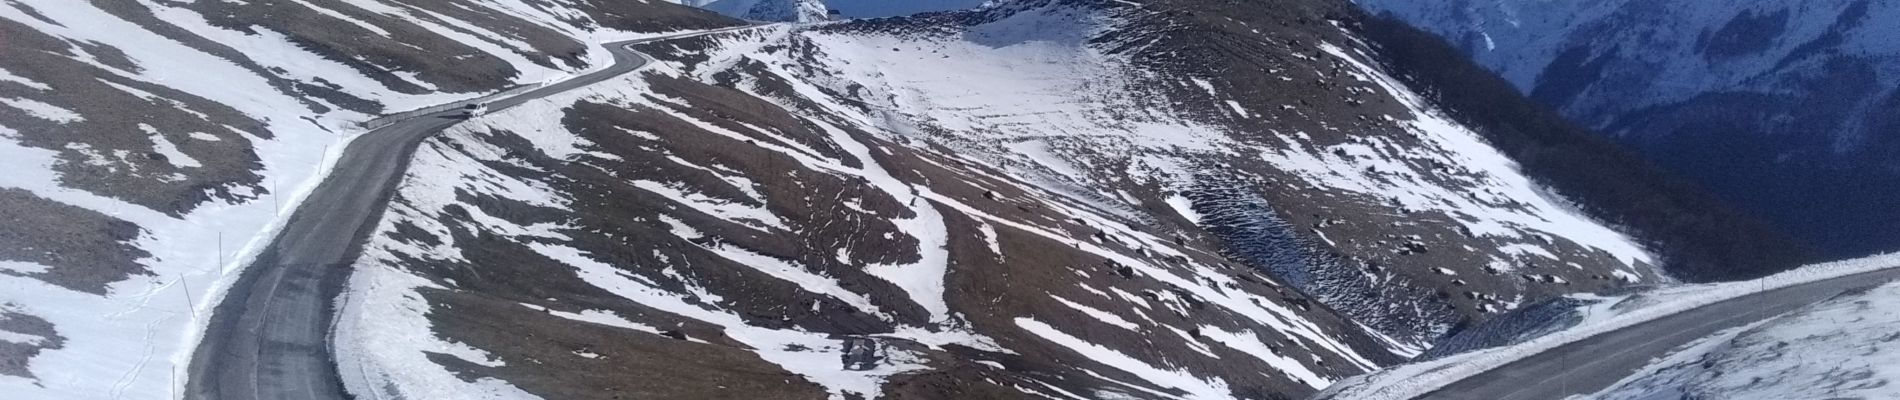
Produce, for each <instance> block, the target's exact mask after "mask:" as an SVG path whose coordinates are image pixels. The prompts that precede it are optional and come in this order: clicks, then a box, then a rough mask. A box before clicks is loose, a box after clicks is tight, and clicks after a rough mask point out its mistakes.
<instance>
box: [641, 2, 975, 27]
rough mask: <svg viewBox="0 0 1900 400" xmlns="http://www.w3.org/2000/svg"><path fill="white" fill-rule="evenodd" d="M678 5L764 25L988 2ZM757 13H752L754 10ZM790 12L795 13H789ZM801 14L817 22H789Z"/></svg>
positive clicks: (893, 14)
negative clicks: (809, 13)
mask: <svg viewBox="0 0 1900 400" xmlns="http://www.w3.org/2000/svg"><path fill="white" fill-rule="evenodd" d="M678 1H679V3H680V4H685V5H690V6H694V7H701V8H706V9H709V10H713V11H718V12H719V13H721V14H725V15H730V16H733V17H738V18H746V19H753V20H765V21H805V22H811V21H822V20H825V19H826V18H824V17H825V16H826V11H834V12H837V13H838V15H839V16H840V17H844V18H883V17H898V16H905V15H911V14H918V13H925V12H935V11H955V10H969V9H974V8H977V7H979V6H982V5H984V4H985V3H988V1H987V0H906V1H890V0H678ZM755 9H756V10H758V11H754V10H755ZM790 10H797V11H796V12H792V11H790ZM804 10H817V14H816V16H817V17H818V18H812V19H791V18H790V17H797V16H803V15H805V14H804Z"/></svg>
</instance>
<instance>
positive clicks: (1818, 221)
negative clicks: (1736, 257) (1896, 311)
mask: <svg viewBox="0 0 1900 400" xmlns="http://www.w3.org/2000/svg"><path fill="white" fill-rule="evenodd" d="M1359 3H1360V4H1362V5H1364V6H1366V7H1368V8H1370V9H1372V10H1374V12H1380V13H1390V14H1392V15H1395V16H1397V17H1398V18H1400V19H1402V20H1405V21H1407V22H1409V23H1412V24H1414V25H1417V26H1420V27H1422V28H1423V29H1425V30H1428V31H1431V32H1434V33H1437V34H1439V35H1442V36H1445V37H1446V38H1448V39H1449V41H1450V42H1452V43H1454V44H1456V45H1458V47H1459V48H1461V49H1463V50H1464V52H1465V53H1467V54H1470V55H1471V56H1472V57H1473V58H1475V59H1477V60H1478V62H1479V63H1480V64H1482V65H1485V66H1486V67H1488V68H1490V69H1492V70H1494V71H1497V72H1498V73H1499V74H1501V75H1503V76H1504V77H1505V78H1506V79H1508V80H1509V81H1510V82H1511V83H1513V84H1514V85H1516V87H1517V88H1518V89H1520V90H1522V91H1524V92H1525V93H1528V94H1530V96H1531V97H1532V98H1534V99H1536V100H1538V101H1540V102H1542V103H1545V104H1548V105H1551V106H1553V107H1555V108H1557V109H1559V110H1560V111H1562V112H1563V113H1564V114H1565V115H1567V116H1569V117H1571V118H1573V119H1575V120H1577V121H1579V122H1581V123H1583V124H1585V125H1588V126H1590V127H1593V128H1596V129H1598V130H1601V131H1603V132H1604V133H1606V134H1608V135H1610V136H1611V137H1613V138H1615V139H1616V140H1618V141H1621V142H1623V143H1626V144H1629V145H1631V146H1634V147H1635V148H1637V149H1639V150H1641V151H1642V152H1644V153H1645V154H1647V155H1648V158H1650V159H1652V160H1654V161H1656V162H1657V163H1659V164H1660V165H1662V166H1664V167H1667V168H1669V169H1672V170H1675V171H1678V172H1680V173H1681V174H1683V175H1686V176H1689V177H1691V178H1693V179H1695V180H1697V181H1699V182H1700V183H1702V184H1705V185H1707V186H1709V187H1710V188H1712V189H1713V190H1715V191H1717V192H1718V193H1720V194H1721V195H1722V196H1723V197H1724V198H1726V199H1728V200H1730V201H1733V202H1736V203H1737V204H1738V205H1741V206H1744V207H1745V208H1747V209H1749V210H1750V211H1752V212H1755V213H1758V214H1760V215H1765V216H1767V217H1769V218H1770V219H1773V220H1774V221H1776V223H1777V224H1778V225H1779V226H1781V227H1782V228H1784V229H1785V230H1787V231H1790V232H1792V233H1795V234H1797V235H1798V236H1800V237H1801V238H1802V239H1804V240H1806V241H1808V242H1811V243H1813V244H1814V245H1816V246H1818V247H1820V248H1821V249H1824V250H1826V251H1827V252H1828V254H1829V255H1831V256H1835V257H1837V258H1838V257H1845V256H1854V255H1861V254H1867V253H1871V252H1876V251H1891V250H1895V249H1900V231H1896V230H1894V229H1891V227H1892V226H1895V225H1896V224H1900V208H1895V207H1892V201H1891V200H1892V199H1894V198H1900V161H1897V160H1900V113H1896V112H1895V111H1894V110H1896V109H1900V40H1896V39H1895V38H1896V37H1900V3H1895V2H1891V1H1871V0H1815V1H1801V2H1786V1H1773V0H1747V1H1728V0H1694V1H1628V0H1617V1H1568V0H1566V1H1511V0H1507V1H1495V0H1454V1H1405V0H1359Z"/></svg>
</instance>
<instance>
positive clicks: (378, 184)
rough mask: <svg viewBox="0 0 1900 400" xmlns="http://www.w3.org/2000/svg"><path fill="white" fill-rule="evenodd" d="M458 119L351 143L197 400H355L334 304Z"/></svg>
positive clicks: (589, 80)
mask: <svg viewBox="0 0 1900 400" xmlns="http://www.w3.org/2000/svg"><path fill="white" fill-rule="evenodd" d="M745 28H749V26H736V27H729V28H722V29H715V30H708V31H700V32H692V33H683V34H677V35H670V36H662V37H656V38H648V39H640V40H632V41H625V42H616V43H611V44H609V45H608V46H607V48H608V49H609V50H610V51H611V53H613V57H614V63H613V65H612V66H609V67H607V68H605V69H602V70H600V71H596V72H593V73H589V74H586V75H581V76H577V77H574V78H572V79H568V80H566V81H562V82H559V83H554V84H550V85H547V86H543V87H540V88H537V89H534V90H530V91H527V92H523V93H520V94H517V95H513V96H508V97H505V98H500V99H496V100H492V101H489V102H488V103H487V104H488V109H489V110H490V111H499V110H502V109H506V108H509V107H513V106H516V105H520V104H521V103H523V102H527V101H529V100H534V99H539V98H542V97H547V96H549V95H553V94H557V93H561V92H565V91H568V90H573V89H575V88H580V87H583V86H587V85H590V84H594V83H597V82H600V81H604V80H607V79H609V78H613V77H616V76H619V75H621V74H625V73H628V72H633V71H635V70H638V69H640V68H641V67H644V66H646V64H647V63H648V62H650V61H651V58H648V57H647V56H645V55H643V54H640V53H638V52H636V51H634V50H632V49H631V48H629V47H630V46H631V45H634V44H640V43H645V42H651V41H656V40H667V39H677V38H682V37H689V36H697V35H704V34H710V33H718V32H725V31H730V30H736V29H745ZM463 104H466V102H464V103H457V104H454V105H452V106H453V107H452V108H451V109H450V110H448V111H441V112H435V113H429V114H423V115H418V116H413V117H410V118H407V119H402V120H400V121H397V122H395V123H393V124H391V125H388V126H385V127H382V128H379V129H376V130H374V131H370V132H368V133H365V134H363V136H361V137H359V138H357V139H356V140H355V141H354V142H352V143H350V145H349V147H348V148H346V149H345V150H344V152H343V155H342V157H341V158H340V159H339V160H338V161H337V164H336V167H335V168H334V169H333V170H331V171H330V174H329V176H328V177H327V178H325V179H324V180H323V182H322V183H320V184H319V186H318V187H317V188H316V190H315V191H313V192H311V194H310V197H309V198H307V199H305V200H304V202H303V204H302V205H301V206H300V207H298V208H297V210H296V211H295V212H294V213H293V214H291V216H290V219H289V220H288V222H286V223H285V225H284V229H283V230H282V231H281V232H280V233H279V234H278V235H277V237H276V239H275V240H273V241H272V242H271V244H270V246H269V247H267V248H265V249H264V250H263V251H262V252H260V253H259V254H258V256H257V259H256V260H255V261H253V262H252V263H251V265H250V266H248V267H247V268H245V269H244V272H243V274H242V275H241V276H240V277H239V278H238V281H237V282H236V283H235V284H234V285H233V286H232V287H231V289H230V291H229V292H228V293H227V294H226V295H225V297H224V300H223V302H222V303H220V304H218V306H217V308H216V310H215V314H213V315H212V317H211V321H210V324H209V326H208V327H207V328H206V331H205V333H204V338H203V340H202V341H200V342H199V343H198V347H197V350H195V352H194V353H193V356H192V359H191V365H190V367H189V372H188V373H189V375H188V377H189V378H188V382H187V383H186V389H185V390H186V391H185V397H186V398H190V399H259V400H266V399H267V400H297V399H324V400H332V399H345V398H348V397H349V396H348V395H347V394H345V392H344V390H343V383H342V380H341V379H339V377H338V375H337V370H336V362H335V358H334V356H333V353H332V352H331V351H330V329H331V324H332V322H333V314H334V309H333V305H334V302H335V299H336V296H337V295H338V294H339V293H340V292H341V291H342V289H343V286H344V282H345V281H346V280H347V279H348V277H349V274H350V269H351V268H350V267H351V265H352V263H353V262H354V261H355V259H356V256H357V254H358V252H359V251H360V246H361V244H362V243H363V242H364V240H365V239H367V238H368V236H369V235H370V234H371V233H372V232H373V231H374V230H375V228H376V226H377V224H378V218H379V217H381V216H382V214H383V209H384V206H385V205H386V203H387V202H388V201H389V199H390V197H391V195H392V194H393V193H394V191H395V189H396V185H397V183H398V182H400V181H401V180H402V176H403V172H404V171H405V170H406V169H407V168H408V165H409V159H410V156H411V155H412V154H413V153H415V150H416V148H417V146H418V145H420V144H421V143H422V140H423V139H426V138H428V137H429V136H430V135H433V134H435V133H437V132H441V131H442V130H443V129H444V128H448V127H449V126H452V125H455V124H456V123H459V122H462V120H463V119H462V118H460V117H459V115H458V113H459V112H460V110H459V109H456V108H459V107H460V106H461V105H463Z"/></svg>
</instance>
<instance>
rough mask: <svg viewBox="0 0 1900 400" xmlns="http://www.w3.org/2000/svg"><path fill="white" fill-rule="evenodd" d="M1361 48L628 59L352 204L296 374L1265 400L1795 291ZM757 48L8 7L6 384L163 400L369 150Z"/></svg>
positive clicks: (1639, 181)
mask: <svg viewBox="0 0 1900 400" xmlns="http://www.w3.org/2000/svg"><path fill="white" fill-rule="evenodd" d="M728 1H734V0H728ZM772 1H776V0H761V1H759V2H753V3H752V4H754V5H755V6H756V5H757V4H763V3H766V2H772ZM793 3H794V2H778V3H775V4H793ZM796 3H797V4H805V5H809V4H817V3H814V2H811V1H800V2H796ZM734 4H737V3H734ZM768 8H769V7H768ZM746 9H747V10H754V9H757V7H747V8H746ZM775 10H788V9H786V8H776V9H775ZM807 11H809V10H807ZM1362 22H1365V21H1362V17H1361V14H1360V13H1359V12H1358V11H1357V10H1356V9H1354V8H1353V6H1352V5H1351V4H1349V3H1345V2H1341V1H1331V0H1285V1H1276V2H1273V3H1272V4H1270V5H1262V4H1259V3H1256V2H1243V1H1229V0H1158V1H1149V2H1140V3H1138V2H1126V1H1118V0H1113V1H1112V0H1014V1H1002V2H997V3H993V4H991V5H990V6H987V7H984V8H980V9H976V10H971V11H961V12H949V13H935V14H927V15H922V16H917V17H909V18H886V19H877V20H862V21H853V22H847V23H838V24H823V25H768V26H760V27H755V28H748V29H744V30H738V31H733V32H727V33H720V34H715V35H707V36H701V37H696V38H691V39H676V40H666V41H658V42H652V43H647V44H642V45H640V46H638V48H639V50H640V51H641V52H643V53H645V54H648V55H651V56H653V57H655V58H656V59H657V61H656V62H655V63H654V65H653V68H651V69H648V70H644V71H643V72H640V73H636V74H630V75H626V76H620V77H617V78H613V79H609V80H607V81H604V82H600V83H597V84H593V85H588V86H586V87H584V88H582V89H577V90H573V91H569V92H563V93H561V94H557V95H553V96H550V97H544V98H537V99H534V100H530V101H528V102H527V103H524V104H523V105H521V106H518V107H513V108H507V109H499V107H497V108H498V110H497V111H496V112H494V113H492V114H490V115H484V116H480V117H477V118H472V119H470V120H468V121H466V122H461V123H459V124H456V125H455V126H454V127H452V128H449V129H448V130H447V131H444V132H442V133H440V134H439V135H436V136H433V137H430V138H429V139H426V140H425V141H424V142H422V143H421V145H420V146H419V148H418V149H417V150H416V152H415V154H414V158H413V159H412V160H410V162H409V165H408V166H407V171H406V174H405V175H404V178H403V181H402V182H401V183H400V185H399V187H398V188H397V189H396V190H395V192H393V193H363V195H364V196H382V195H386V196H387V198H389V199H390V201H389V202H388V206H387V208H386V209H383V208H378V209H376V210H374V212H376V213H378V214H380V215H381V216H382V218H381V219H380V221H379V224H378V225H376V231H375V232H374V234H373V235H371V236H370V237H369V238H368V239H367V241H366V243H363V246H362V248H361V255H360V258H358V259H357V260H355V262H353V263H348V264H341V265H333V266H328V267H330V268H349V269H350V270H351V271H352V272H351V273H352V275H351V276H350V277H349V281H348V283H347V293H345V294H344V295H343V296H342V297H341V298H339V299H337V301H336V304H337V307H338V311H339V312H338V313H337V314H338V315H337V318H336V320H335V321H334V326H333V328H334V331H333V332H331V333H333V334H334V337H333V339H334V341H333V343H331V344H332V346H327V347H328V348H325V349H316V348H314V347H317V346H297V347H298V348H300V349H301V348H302V347H311V349H308V350H304V351H307V352H309V353H312V354H315V353H318V352H322V351H333V355H334V356H335V359H336V360H338V362H339V364H340V365H338V368H337V372H339V374H340V375H342V379H343V380H344V383H345V384H346V386H347V389H348V390H349V391H350V392H351V393H353V394H355V395H357V396H359V397H364V398H424V399H435V398H531V397H540V398H603V399H605V398H619V397H642V398H646V397H652V398H705V397H714V398H722V397H747V398H818V397H830V398H854V397H877V396H879V395H883V396H889V397H921V398H949V397H958V398H1015V397H1062V398H1129V397H1132V398H1177V397H1178V398H1229V397H1239V398H1294V397H1298V396H1301V395H1304V394H1306V393H1310V392H1312V391H1314V390H1315V389H1316V388H1320V387H1324V386H1326V385H1329V384H1331V383H1332V382H1333V381H1335V380H1337V379H1339V378H1341V377H1345V376H1350V375H1354V374H1358V373H1362V372H1365V371H1367V370H1370V369H1373V368H1377V367H1378V366H1381V365H1388V364H1391V363H1394V362H1398V361H1400V360H1402V359H1405V358H1407V357H1411V356H1413V355H1416V354H1418V353H1419V352H1420V351H1422V350H1423V347H1424V346H1425V345H1426V344H1427V343H1430V341H1431V340H1433V339H1435V338H1437V337H1440V336H1442V335H1443V334H1445V333H1447V332H1451V331H1454V330H1457V329H1459V328H1460V327H1461V326H1465V325H1466V324H1469V323H1471V322H1473V321H1477V320H1480V319H1484V318H1487V317H1489V316H1491V315H1493V314H1495V313H1498V312H1502V311H1505V310H1509V309H1513V308H1517V307H1520V306H1522V305H1524V304H1528V302H1532V301H1536V300H1540V299H1547V298H1552V297H1556V296H1559V295H1563V294H1568V293H1575V292H1583V291H1594V290H1599V289H1604V288H1610V287H1616V286H1621V285H1627V284H1632V283H1652V282H1658V281H1662V280H1665V278H1663V274H1664V272H1666V271H1664V270H1662V268H1681V267H1682V266H1697V265H1712V264H1716V263H1721V262H1724V261H1730V260H1738V259H1750V258H1753V257H1756V256H1758V255H1762V254H1768V255H1775V254H1780V253H1777V251H1778V249H1780V248H1781V247H1780V246H1781V245H1782V244H1781V243H1780V242H1778V241H1776V240H1774V239H1773V238H1771V237H1767V236H1762V235H1752V234H1749V235H1736V236H1735V237H1727V236H1723V235H1725V234H1731V233H1734V232H1752V231H1745V230H1736V231H1728V230H1725V229H1728V228H1734V227H1740V228H1750V227H1749V226H1747V225H1746V224H1745V221H1741V220H1739V219H1737V218H1735V217H1733V214H1730V213H1726V212H1724V211H1722V209H1721V207H1720V205H1719V204H1716V203H1714V202H1709V201H1700V200H1699V199H1702V197H1699V195H1697V194H1696V192H1695V191H1694V189H1693V188H1692V187H1689V186H1686V185H1674V184H1669V182H1670V181H1668V180H1666V179H1663V178H1660V177H1658V176H1656V175H1655V172H1654V171H1653V170H1651V169H1649V168H1648V167H1647V166H1646V165H1644V164H1642V163H1639V162H1629V160H1631V159H1630V158H1628V157H1627V156H1626V155H1622V154H1621V153H1619V152H1617V151H1616V150H1615V148H1614V147H1609V146H1602V145H1601V143H1599V142H1590V141H1587V140H1583V139H1585V138H1587V136H1585V135H1587V133H1586V132H1583V131H1581V130H1580V129H1575V128H1574V127H1568V126H1557V125H1554V124H1556V122H1552V121H1555V120H1554V119H1552V118H1550V116H1549V115H1547V113H1545V114H1536V113H1535V112H1532V111H1519V112H1511V113H1491V112H1488V111H1487V110H1491V108H1486V107H1482V106H1480V105H1474V104H1473V103H1472V102H1470V99H1473V98H1482V97H1485V96H1486V95H1485V93H1494V92H1495V91H1492V90H1490V89H1485V88H1492V87H1491V86H1484V85H1485V84H1484V82H1485V81H1482V80H1474V79H1471V78H1470V77H1469V76H1467V75H1466V74H1464V73H1465V72H1468V71H1474V70H1475V69H1473V68H1472V67H1471V66H1469V65H1466V64H1453V65H1449V66H1439V67H1443V68H1431V67H1432V66H1431V65H1425V64H1421V63H1418V62H1416V60H1417V59H1418V58H1420V55H1421V54H1424V55H1427V56H1425V58H1430V57H1429V55H1430V54H1433V53H1431V52H1430V51H1432V49H1438V50H1443V47H1442V46H1440V47H1429V46H1424V47H1420V46H1423V45H1420V44H1419V43H1415V42H1412V41H1410V40H1411V39H1413V38H1417V37H1419V36H1416V35H1409V36H1407V35H1388V34H1387V33H1390V32H1389V31H1387V30H1382V28H1381V26H1382V25H1374V24H1372V23H1365V24H1362ZM740 23H741V22H740V21H738V20H734V19H731V18H726V17H720V16H717V15H715V14H713V13H710V12H706V11H701V10H694V9H690V8H686V7H683V6H679V5H676V4H669V3H664V2H632V1H606V0H539V1H532V2H515V1H494V2H491V1H481V2H475V1H425V0H282V1H259V0H254V1H250V2H242V3H232V2H203V1H201V2H186V3H180V2H167V1H152V0H97V1H91V2H71V1H57V0H12V1H8V2H5V3H4V4H0V29H5V31H0V35H4V36H3V37H5V38H6V39H7V41H6V42H4V45H0V138H3V139H4V140H0V156H3V157H0V159H3V160H5V161H4V163H5V164H4V165H6V166H7V167H10V168H13V169H14V171H12V173H9V174H4V175H0V176H4V178H0V217H4V219H0V221H6V222H9V223H8V224H0V282H4V283H3V284H4V288H5V290H0V389H5V390H8V393H9V394H17V395H19V396H23V397H28V398H116V397H172V396H173V395H172V393H173V391H174V390H177V385H178V383H180V382H183V381H184V380H185V379H186V378H188V377H185V376H180V375H181V374H183V372H176V373H175V372H174V371H175V370H176V369H177V368H178V366H180V365H183V364H184V363H185V362H187V361H189V360H187V358H189V357H191V354H192V353H190V351H191V349H192V348H193V344H195V343H196V341H197V336H196V335H198V330H199V328H200V327H201V326H202V325H203V324H204V322H203V321H205V314H206V313H208V312H210V311H212V310H213V308H212V307H210V305H211V304H215V303H217V302H218V301H219V300H220V296H221V293H223V288H224V286H225V285H228V284H230V282H231V280H232V278H234V277H236V276H238V273H239V272H241V269H242V268H243V267H244V266H245V265H247V264H249V259H250V258H252V257H255V256H256V255H255V254H254V253H256V252H257V251H258V249H259V248H261V247H263V245H264V244H266V243H267V242H268V241H270V240H272V238H273V237H274V236H275V234H274V233H275V232H276V230H277V229H279V228H278V227H279V226H280V225H281V224H282V221H280V220H279V219H280V217H281V215H282V214H287V213H281V212H280V211H279V210H286V209H289V208H290V207H296V206H297V204H298V202H299V201H300V199H301V198H303V196H304V193H299V192H300V191H305V190H309V188H311V187H312V183H314V182H318V181H319V180H320V179H321V177H322V171H324V170H326V166H325V164H326V163H334V162H336V161H334V160H335V159H336V153H337V152H338V151H340V150H338V149H340V148H341V147H342V145H343V144H346V143H348V141H349V140H351V138H353V137H355V135H357V134H360V133H362V132H364V131H365V130H366V128H368V127H374V126H380V125H382V124H387V123H389V121H392V119H391V117H389V116H388V115H390V114H397V115H411V116H413V115H421V114H418V113H417V112H413V111H411V110H416V109H418V108H421V109H422V110H423V111H428V110H438V109H441V106H437V105H439V104H445V103H446V104H447V105H446V106H447V107H455V106H458V104H456V103H453V102H455V101H462V100H468V99H474V98H480V97H483V96H490V95H493V94H496V93H498V92H505V91H513V90H516V89H517V88H523V87H531V86H536V85H539V84H542V83H544V82H549V81H552V80H559V79H563V78H565V77H570V76H572V75H574V74H578V73H581V72H585V71H590V70H595V69H598V68H603V67H604V66H605V64H606V63H607V62H608V60H609V57H611V55H610V54H609V53H608V52H607V51H606V50H605V49H604V48H602V44H603V43H606V42H611V41H618V40H625V39H632V38H640V37H652V36H657V34H658V33H659V32H667V31H681V30H699V29H706V28H713V27H721V26H733V25H737V24H740ZM1447 72H1449V73H1447ZM569 82H570V83H575V81H569ZM1472 87H1476V88H1478V89H1481V90H1479V91H1460V90H1462V89H1470V88H1472ZM1492 89H1495V88H1492ZM1473 93H1477V94H1473ZM1493 98H1494V99H1495V101H1496V102H1499V103H1503V104H1505V105H1504V106H1497V107H1499V108H1511V109H1516V108H1521V107H1529V106H1526V105H1524V104H1525V103H1524V102H1522V101H1521V100H1519V99H1517V98H1515V97H1511V96H1496V97H1493ZM431 106H434V107H431ZM1529 109H1533V110H1534V109H1535V108H1534V107H1530V108H1529ZM1546 128H1551V129H1546ZM416 132H421V131H416ZM1578 143H1581V144H1578ZM1579 171H1609V173H1602V174H1599V173H1592V172H1579ZM326 193H329V192H326ZM1617 199H1627V200H1628V201H1624V202H1618V201H1617ZM358 209H360V208H358ZM1740 228H1737V229H1740ZM1750 229H1752V228H1750ZM296 239H297V238H290V239H287V240H296ZM1764 262H1769V261H1764ZM304 265H306V266H308V265H310V264H304ZM1667 272H1672V273H1673V272H1676V271H1675V270H1671V271H1667ZM290 286H297V285H286V287H284V288H281V289H283V290H286V291H300V290H304V291H308V290H313V288H309V287H290ZM247 287H248V286H247ZM278 289H280V288H276V287H272V288H267V289H263V290H265V291H274V290H278ZM226 315H229V314H226ZM300 322H310V321H300ZM324 322H328V321H318V322H311V323H309V324H306V325H304V326H311V327H320V326H323V323H324ZM313 336H316V335H313ZM265 345H278V346H283V344H281V343H266V344H265ZM253 372H259V373H264V374H268V373H272V372H273V371H272V370H270V368H268V367H264V368H262V369H259V370H257V371H253ZM279 373H281V372H279Z"/></svg>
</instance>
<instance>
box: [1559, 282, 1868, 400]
mask: <svg viewBox="0 0 1900 400" xmlns="http://www.w3.org/2000/svg"><path fill="white" fill-rule="evenodd" d="M1895 326H1900V284H1896V283H1889V284H1885V285H1881V286H1877V287H1871V288H1868V289H1866V290H1862V291H1858V292H1852V293H1846V294H1842V295H1841V296H1839V297H1836V298H1834V299H1831V300H1828V301H1826V302H1822V303H1819V304H1815V305H1813V306H1810V307H1807V308H1804V309H1801V310H1799V311H1795V312H1793V313H1789V314H1787V315H1782V316H1780V317H1776V318H1773V319H1770V320H1767V321H1763V322H1760V323H1757V324H1754V325H1752V326H1749V327H1746V328H1737V329H1734V330H1731V331H1727V332H1723V333H1721V334H1717V335H1715V336H1711V337H1709V338H1706V339H1703V340H1702V341H1701V342H1698V343H1696V344H1694V345H1691V346H1686V347H1685V348H1683V349H1680V350H1678V351H1677V352H1675V353H1674V354H1670V355H1668V356H1666V357H1662V358H1659V359H1657V360H1656V362H1655V364H1652V365H1650V366H1649V367H1646V368H1644V369H1643V370H1642V371H1639V372H1638V373H1636V374H1635V375H1634V376H1631V377H1630V378H1628V379H1625V380H1623V381H1622V382H1618V383H1617V384H1616V385H1615V386H1612V387H1611V388H1609V389H1606V390H1604V391H1602V392H1599V393H1596V394H1594V395H1592V396H1590V397H1591V398H1596V399H1657V398H1696V399H1820V398H1830V399H1854V398H1858V399H1891V398H1897V397H1900V388H1895V387H1894V386H1893V384H1892V383H1893V382H1894V381H1895V380H1900V353H1896V351H1894V350H1890V349H1893V346H1890V345H1889V344H1890V343H1892V342H1893V341H1894V340H1895V339H1897V338H1900V334H1897V333H1895V332H1894V329H1893V328H1894V327H1895Z"/></svg>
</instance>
